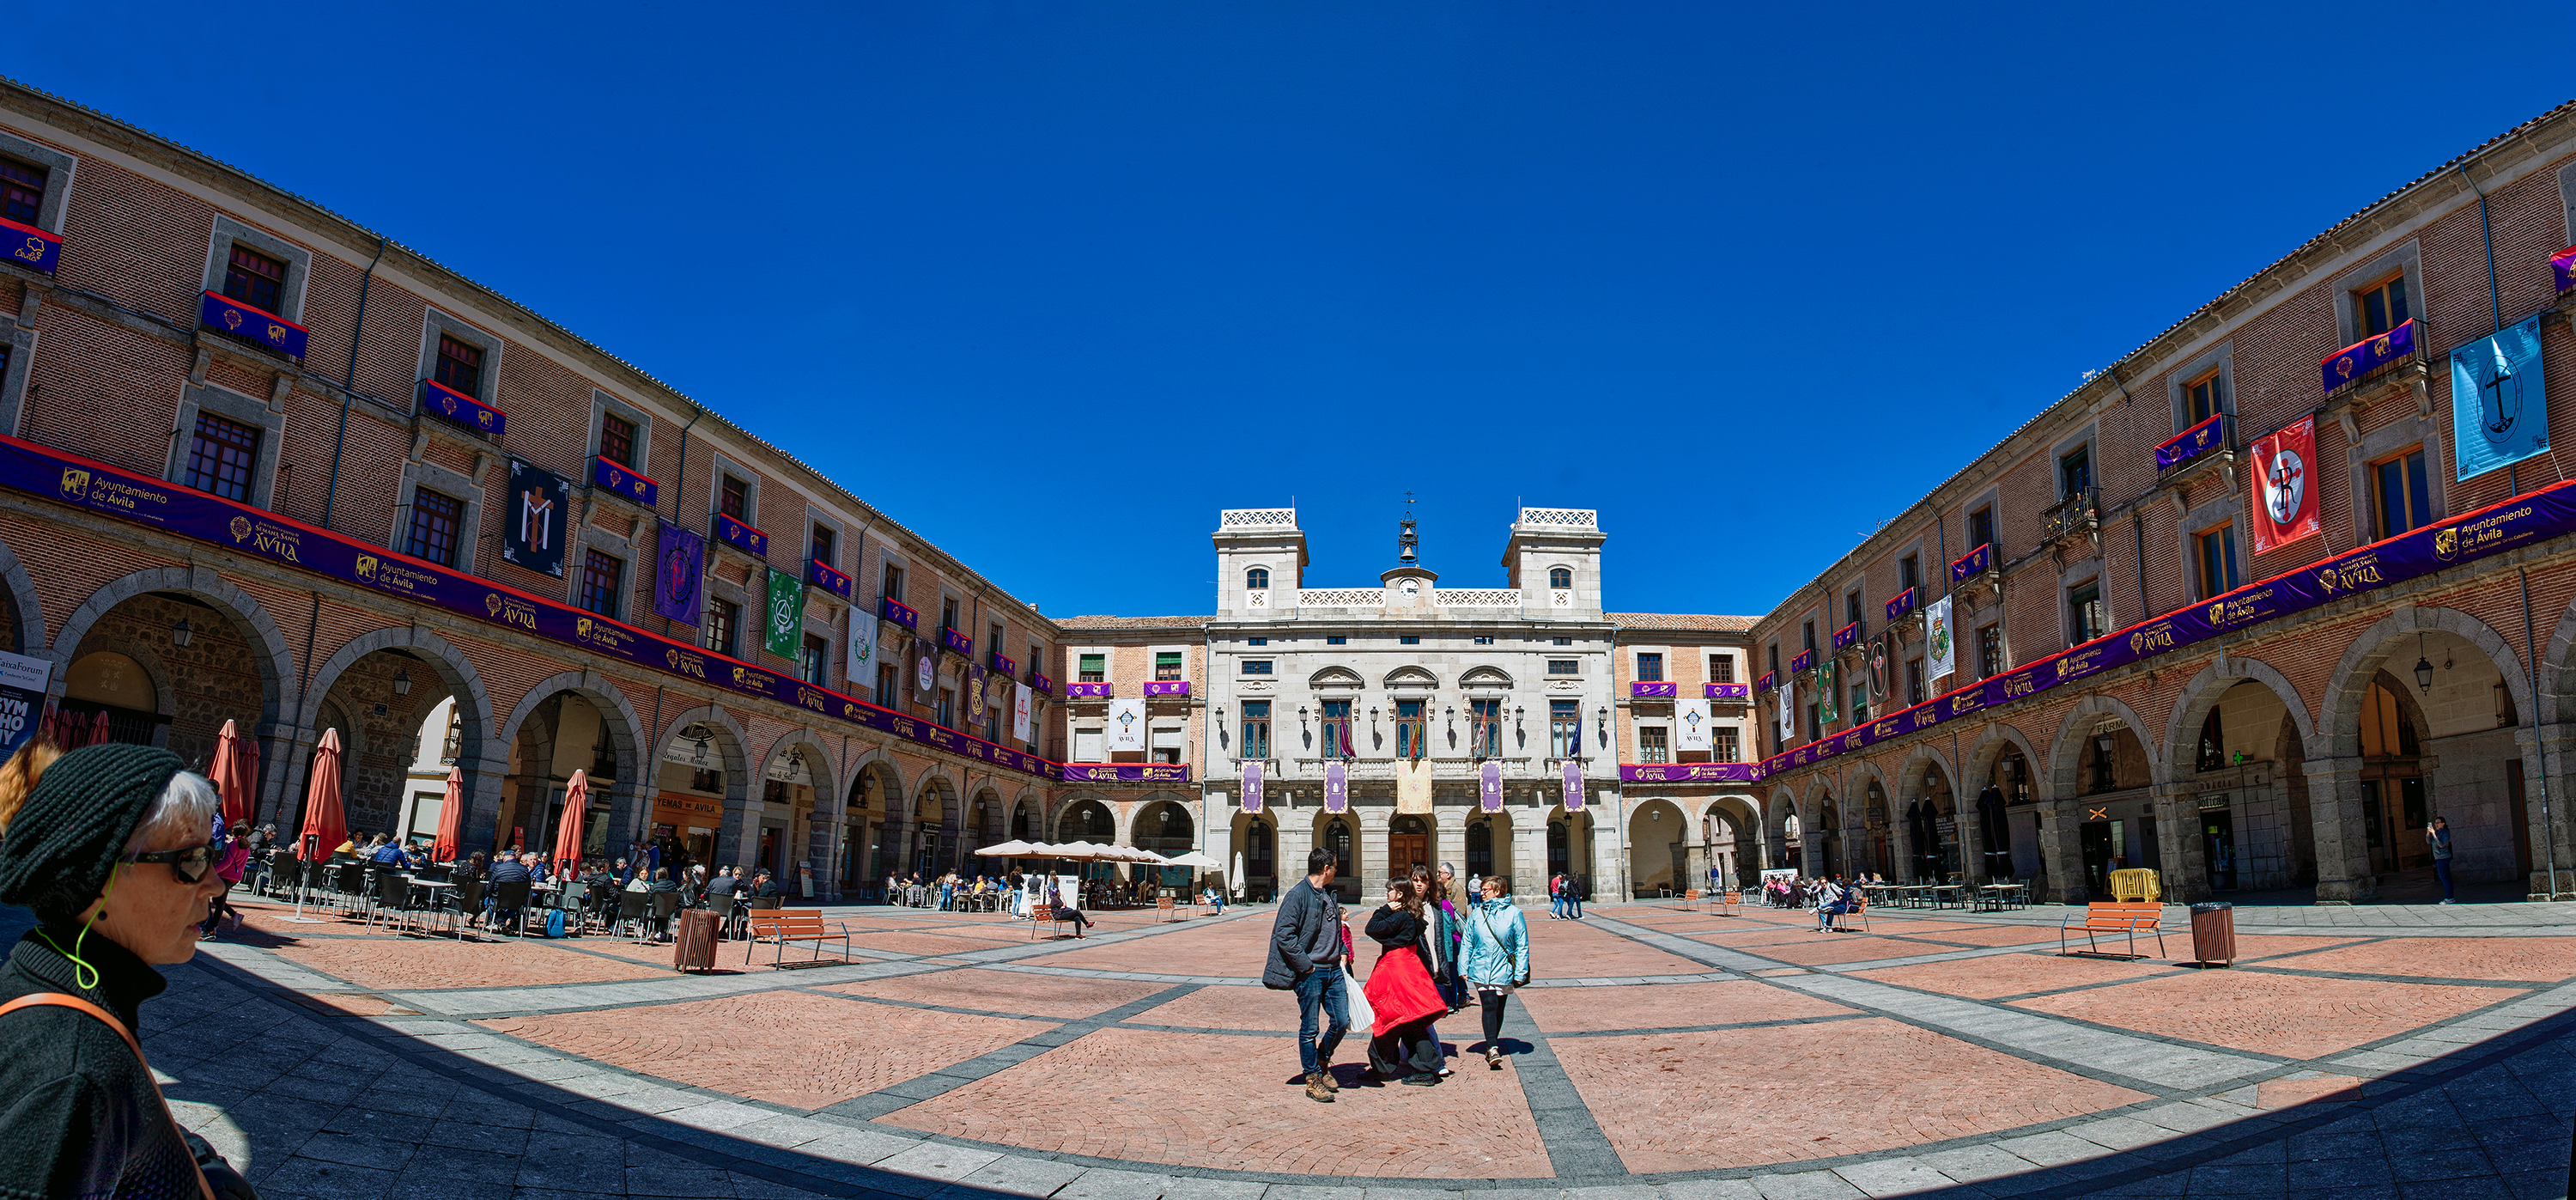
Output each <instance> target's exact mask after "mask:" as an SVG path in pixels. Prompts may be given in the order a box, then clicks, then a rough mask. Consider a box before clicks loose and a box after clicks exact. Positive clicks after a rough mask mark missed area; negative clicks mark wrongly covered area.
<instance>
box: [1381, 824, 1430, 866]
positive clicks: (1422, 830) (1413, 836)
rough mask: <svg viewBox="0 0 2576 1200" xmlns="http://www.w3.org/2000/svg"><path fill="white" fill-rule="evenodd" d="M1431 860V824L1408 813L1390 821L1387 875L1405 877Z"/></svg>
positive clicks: (1387, 831)
mask: <svg viewBox="0 0 2576 1200" xmlns="http://www.w3.org/2000/svg"><path fill="white" fill-rule="evenodd" d="M1430 862H1431V824H1430V822H1428V821H1425V820H1423V819H1422V818H1420V817H1417V816H1413V815H1411V814H1406V815H1402V816H1398V817H1397V818H1395V819H1394V820H1393V821H1391V822H1388V824H1387V827H1386V877H1387V878H1388V879H1389V880H1396V879H1403V878H1405V877H1406V876H1408V875H1411V874H1412V873H1413V868H1415V867H1419V866H1428V865H1430Z"/></svg>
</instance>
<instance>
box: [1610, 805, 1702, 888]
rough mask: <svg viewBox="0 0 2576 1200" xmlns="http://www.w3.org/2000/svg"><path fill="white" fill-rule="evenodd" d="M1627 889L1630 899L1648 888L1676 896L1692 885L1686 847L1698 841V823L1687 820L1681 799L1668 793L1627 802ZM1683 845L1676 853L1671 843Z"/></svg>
mask: <svg viewBox="0 0 2576 1200" xmlns="http://www.w3.org/2000/svg"><path fill="white" fill-rule="evenodd" d="M1627 834H1628V837H1627V842H1628V864H1627V865H1628V888H1629V895H1630V896H1631V897H1632V898H1634V897H1638V896H1642V895H1643V894H1644V893H1645V892H1646V891H1648V890H1649V889H1655V890H1659V891H1669V892H1670V893H1672V894H1674V895H1679V894H1680V893H1681V892H1682V891H1683V890H1685V889H1688V888H1692V887H1696V886H1698V883H1697V881H1696V880H1694V879H1693V878H1692V876H1693V872H1692V870H1691V866H1690V862H1689V850H1688V849H1687V848H1689V847H1697V846H1699V844H1700V838H1699V829H1698V822H1696V821H1693V820H1691V819H1690V814H1689V811H1688V810H1687V809H1685V808H1683V806H1682V802H1681V801H1680V800H1677V799H1675V798H1673V797H1670V796H1646V797H1640V798H1638V799H1635V800H1632V801H1630V802H1629V804H1628V829H1627ZM1676 843H1679V844H1681V845H1683V846H1684V847H1686V848H1685V850H1684V851H1683V853H1682V854H1681V855H1679V856H1676V855H1674V854H1673V852H1672V847H1673V845H1674V844H1676Z"/></svg>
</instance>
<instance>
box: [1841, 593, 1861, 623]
mask: <svg viewBox="0 0 2576 1200" xmlns="http://www.w3.org/2000/svg"><path fill="white" fill-rule="evenodd" d="M1843 624H1845V625H1855V626H1856V625H1859V624H1860V593H1859V592H1856V591H1855V592H1850V593H1847V594H1845V595H1844V596H1843Z"/></svg>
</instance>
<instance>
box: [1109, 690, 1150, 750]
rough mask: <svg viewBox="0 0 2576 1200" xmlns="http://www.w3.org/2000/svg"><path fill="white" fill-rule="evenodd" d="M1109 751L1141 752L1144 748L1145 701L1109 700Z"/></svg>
mask: <svg viewBox="0 0 2576 1200" xmlns="http://www.w3.org/2000/svg"><path fill="white" fill-rule="evenodd" d="M1108 732H1109V751H1110V753H1112V754H1116V753H1120V752H1122V751H1124V752H1134V753H1140V754H1141V753H1143V752H1144V749H1145V702H1144V701H1143V700H1141V699H1128V700H1112V701H1110V702H1109V730H1108Z"/></svg>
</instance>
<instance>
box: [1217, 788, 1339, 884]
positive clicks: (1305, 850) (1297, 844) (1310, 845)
mask: <svg viewBox="0 0 2576 1200" xmlns="http://www.w3.org/2000/svg"><path fill="white" fill-rule="evenodd" d="M1309 794H1310V795H1320V794H1321V791H1320V789H1310V793H1309ZM1305 804H1306V805H1307V807H1304V808H1299V807H1297V806H1296V803H1295V802H1291V803H1289V804H1288V805H1286V806H1283V807H1280V808H1278V809H1277V811H1276V812H1275V813H1274V814H1273V815H1274V816H1275V817H1276V818H1277V822H1276V823H1277V825H1278V828H1279V844H1278V845H1277V846H1274V847H1272V850H1273V852H1274V853H1276V854H1278V856H1279V857H1278V858H1276V859H1274V860H1272V862H1271V868H1270V869H1271V870H1272V871H1273V872H1275V873H1276V876H1277V881H1278V886H1279V891H1280V894H1282V895H1285V894H1287V891H1288V889H1289V888H1290V887H1292V886H1294V885H1295V884H1296V882H1297V881H1298V880H1300V879H1303V878H1305V877H1306V856H1307V855H1308V854H1310V853H1313V852H1314V849H1315V811H1316V809H1317V808H1319V807H1321V801H1320V800H1315V799H1309V800H1307V801H1305ZM1264 807H1269V806H1268V805H1265V806H1264ZM1226 865H1227V867H1229V868H1231V867H1232V866H1233V865H1234V860H1232V859H1227V860H1226Z"/></svg>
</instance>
